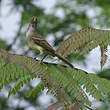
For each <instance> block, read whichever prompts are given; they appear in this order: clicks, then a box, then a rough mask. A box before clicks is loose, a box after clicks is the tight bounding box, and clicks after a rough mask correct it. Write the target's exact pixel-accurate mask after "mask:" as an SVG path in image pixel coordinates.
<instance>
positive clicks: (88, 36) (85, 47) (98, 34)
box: [56, 27, 110, 57]
mask: <svg viewBox="0 0 110 110" xmlns="http://www.w3.org/2000/svg"><path fill="white" fill-rule="evenodd" d="M109 41H110V31H109V30H100V29H95V28H91V27H87V28H83V29H82V30H80V31H79V32H76V33H74V34H72V35H71V36H70V37H69V38H68V39H66V40H65V41H64V42H63V43H62V44H61V45H60V46H59V48H58V49H57V50H56V53H57V54H60V55H62V56H63V57H67V56H68V55H69V54H71V53H73V52H75V51H76V50H79V49H81V48H82V53H81V54H85V53H87V52H89V51H90V50H92V49H93V48H95V47H97V46H98V45H103V46H106V45H108V44H109V43H110V42H109Z"/></svg>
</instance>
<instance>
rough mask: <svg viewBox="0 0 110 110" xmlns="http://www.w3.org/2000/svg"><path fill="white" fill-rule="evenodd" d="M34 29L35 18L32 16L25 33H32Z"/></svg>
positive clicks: (35, 24)
mask: <svg viewBox="0 0 110 110" xmlns="http://www.w3.org/2000/svg"><path fill="white" fill-rule="evenodd" d="M36 29H37V17H35V16H33V17H32V18H31V20H30V23H29V26H28V29H27V31H32V32H34V31H36Z"/></svg>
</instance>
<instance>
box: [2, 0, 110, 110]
mask: <svg viewBox="0 0 110 110" xmlns="http://www.w3.org/2000/svg"><path fill="white" fill-rule="evenodd" d="M32 16H37V17H38V31H39V33H40V34H41V35H43V37H44V38H45V39H46V40H48V42H49V43H50V44H51V45H52V46H53V47H54V48H57V47H58V45H59V44H60V43H61V42H62V41H63V40H64V39H65V38H66V36H67V35H68V34H71V33H74V32H75V31H78V30H80V29H81V28H82V27H86V26H92V27H95V28H101V29H109V27H110V0H104V1H101V0H0V48H4V49H7V50H8V51H11V52H13V53H18V54H25V55H29V56H34V55H35V54H33V52H32V51H31V49H30V48H29V47H28V46H27V42H26V36H25V33H26V30H27V27H28V24H29V21H30V17H32ZM108 48H109V47H108ZM97 50H98V48H97V49H96V50H94V52H93V53H92V54H90V55H89V57H88V56H87V57H86V60H85V61H83V62H84V63H79V62H74V64H75V65H76V67H79V68H83V69H84V70H87V71H90V72H91V71H92V72H93V71H98V70H100V67H99V63H98V62H99V61H98V60H99V59H100V55H99V54H100V53H99V50H98V51H97ZM108 51H109V50H108ZM94 56H95V57H96V60H95V61H92V60H93V57H94ZM90 59H91V60H90ZM90 65H91V66H90ZM92 65H98V66H95V67H94V66H92ZM105 66H106V67H107V66H109V62H108V64H107V65H105ZM109 71H110V70H109V69H108V70H106V71H104V73H103V74H104V75H103V74H102V75H100V74H99V75H100V76H101V77H104V78H107V79H110V75H108V74H109ZM106 74H107V75H106ZM38 80H39V79H37V80H36V81H34V84H36V83H38ZM34 84H33V82H32V84H30V85H26V87H24V88H23V90H21V91H20V92H19V93H18V94H17V95H16V96H11V97H10V98H9V99H8V98H7V89H8V87H7V88H4V90H2V93H1V95H0V110H44V109H45V110H46V108H47V106H48V105H49V104H50V103H52V101H54V100H56V99H55V98H53V97H52V95H51V94H49V95H46V94H45V92H43V93H42V94H43V95H40V96H39V97H35V98H28V99H27V98H26V97H25V96H24V95H23V93H25V92H26V89H27V88H30V89H31V88H33V87H34V86H33V85H34ZM50 97H51V98H50ZM45 99H46V100H45ZM96 105H100V104H96ZM102 106H103V107H102ZM102 106H98V108H97V109H100V110H109V109H110V108H109V104H108V103H105V104H104V105H102Z"/></svg>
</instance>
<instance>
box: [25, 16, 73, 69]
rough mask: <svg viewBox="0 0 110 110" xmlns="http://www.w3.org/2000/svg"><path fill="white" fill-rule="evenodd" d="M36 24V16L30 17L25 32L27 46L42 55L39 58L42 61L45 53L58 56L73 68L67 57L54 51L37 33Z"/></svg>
mask: <svg viewBox="0 0 110 110" xmlns="http://www.w3.org/2000/svg"><path fill="white" fill-rule="evenodd" d="M37 25H38V20H37V17H36V16H33V17H31V20H30V23H29V26H28V29H27V32H26V37H27V42H28V45H29V47H30V48H32V49H33V50H35V52H37V53H40V54H41V55H44V57H43V58H42V60H41V61H42V62H43V60H44V59H45V57H46V56H47V55H50V56H53V57H58V58H59V59H60V60H62V61H63V62H64V63H65V64H67V65H68V66H70V67H71V68H73V67H74V66H73V65H72V64H71V63H70V62H69V61H68V60H67V59H65V58H63V57H62V56H61V55H59V54H57V53H56V51H55V50H54V49H53V47H52V46H51V45H50V44H49V43H48V42H47V41H46V40H45V39H44V38H43V36H42V35H41V34H39V33H38V31H37Z"/></svg>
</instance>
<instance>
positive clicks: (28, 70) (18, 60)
mask: <svg viewBox="0 0 110 110" xmlns="http://www.w3.org/2000/svg"><path fill="white" fill-rule="evenodd" d="M0 55H1V56H2V58H0V68H2V69H0V73H1V74H0V84H1V89H2V88H3V87H4V86H6V85H9V84H10V83H11V82H14V83H15V85H14V87H12V88H10V89H9V96H10V95H11V94H15V93H16V92H18V91H19V89H20V88H21V87H23V85H25V84H27V83H29V82H30V80H31V79H33V78H35V77H36V76H38V77H39V78H41V80H42V82H41V83H39V85H38V86H36V87H35V88H34V89H33V90H32V91H29V93H28V96H33V97H34V96H37V95H38V94H39V93H40V92H41V91H42V90H43V89H44V87H48V88H49V90H50V91H51V92H52V93H53V94H54V95H55V96H56V97H57V98H58V100H59V102H60V104H61V105H62V106H63V107H64V108H65V107H67V106H68V107H69V105H71V104H72V103H74V102H77V103H79V104H81V105H85V104H86V105H88V106H91V102H90V100H89V99H88V97H87V95H86V93H88V94H89V95H92V97H94V98H95V99H96V100H101V101H104V100H105V96H108V95H109V92H110V87H109V85H110V81H109V80H106V79H103V78H100V77H98V76H97V75H95V74H87V73H86V72H84V71H82V70H77V69H74V68H73V69H71V68H69V67H65V66H61V65H54V64H53V65H52V64H48V63H46V64H45V63H40V62H39V61H35V60H33V59H32V58H30V57H26V56H20V55H13V54H9V53H7V52H6V51H3V50H2V51H0ZM84 89H85V90H86V93H85V91H84Z"/></svg>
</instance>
